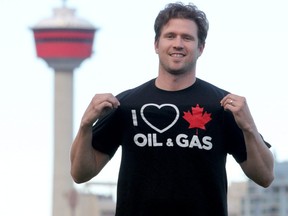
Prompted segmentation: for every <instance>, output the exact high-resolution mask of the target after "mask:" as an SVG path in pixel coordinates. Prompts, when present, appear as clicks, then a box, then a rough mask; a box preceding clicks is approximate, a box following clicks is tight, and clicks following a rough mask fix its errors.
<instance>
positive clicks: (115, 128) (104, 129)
mask: <svg viewBox="0 0 288 216" xmlns="http://www.w3.org/2000/svg"><path fill="white" fill-rule="evenodd" d="M120 130H121V127H120V126H119V118H118V112H117V109H116V110H113V111H112V112H110V113H109V114H107V115H106V116H104V117H103V118H101V119H99V120H98V121H97V122H96V123H95V124H94V126H93V129H92V132H93V137H92V146H93V148H94V149H96V150H98V151H100V152H102V153H105V154H108V155H109V156H110V158H112V157H113V156H114V154H115V152H116V151H117V149H118V147H119V145H120V143H121V131H120Z"/></svg>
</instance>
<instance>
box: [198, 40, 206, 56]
mask: <svg viewBox="0 0 288 216" xmlns="http://www.w3.org/2000/svg"><path fill="white" fill-rule="evenodd" d="M204 48H205V43H203V44H200V45H199V46H198V49H199V56H198V57H200V56H201V55H202V53H203V51H204Z"/></svg>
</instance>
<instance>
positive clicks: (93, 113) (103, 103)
mask: <svg viewBox="0 0 288 216" xmlns="http://www.w3.org/2000/svg"><path fill="white" fill-rule="evenodd" d="M118 106H119V101H118V100H117V99H116V98H115V97H114V96H113V95H112V94H99V95H95V96H94V97H93V99H92V101H91V103H90V104H89V106H88V107H87V109H86V111H85V113H84V115H83V117H82V120H81V124H80V128H79V130H78V133H77V135H76V137H75V140H74V141H73V143H72V146H71V151H70V160H71V170H70V172H71V176H72V178H73V179H74V181H75V182H76V183H83V182H86V181H88V180H90V179H91V178H93V177H95V176H96V175H97V174H98V173H99V172H100V171H101V169H102V168H103V167H104V166H105V165H106V164H107V162H108V161H109V160H110V158H109V156H108V155H107V154H104V153H101V152H99V151H97V150H95V149H94V148H93V146H92V135H93V134H92V125H93V124H94V122H95V121H96V120H97V119H98V118H99V117H100V116H101V115H103V114H105V112H107V110H110V109H113V108H117V107H118Z"/></svg>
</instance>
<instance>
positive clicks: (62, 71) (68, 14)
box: [32, 6, 96, 216]
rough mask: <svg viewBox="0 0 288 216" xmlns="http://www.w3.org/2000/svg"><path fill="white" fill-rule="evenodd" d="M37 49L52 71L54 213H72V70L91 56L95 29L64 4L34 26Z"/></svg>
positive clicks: (65, 215)
mask: <svg viewBox="0 0 288 216" xmlns="http://www.w3.org/2000/svg"><path fill="white" fill-rule="evenodd" d="M32 30H33V33H34V38H35V44H36V52H37V56H38V57H39V58H42V59H44V60H45V61H46V62H47V64H48V65H49V67H51V68H53V69H54V71H55V79H54V180H53V216H70V215H75V208H76V205H77V196H78V195H77V193H76V191H75V189H74V186H73V181H72V178H71V176H70V159H69V151H70V146H71V143H72V141H73V71H74V69H75V68H77V67H79V66H80V64H81V63H82V62H83V61H84V60H85V59H87V58H89V57H90V56H91V53H92V47H93V39H94V33H95V31H96V29H95V28H94V26H93V25H92V24H90V23H89V22H87V21H86V20H83V19H80V18H77V17H76V16H75V10H72V9H68V8H66V7H65V6H63V7H62V8H57V9H55V10H54V14H53V16H52V17H51V18H47V19H43V20H42V21H40V22H39V23H38V24H36V25H35V26H34V27H33V29H32Z"/></svg>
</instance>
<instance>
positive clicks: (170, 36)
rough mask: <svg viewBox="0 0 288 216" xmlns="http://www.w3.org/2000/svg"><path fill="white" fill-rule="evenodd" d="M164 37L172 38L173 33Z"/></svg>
mask: <svg viewBox="0 0 288 216" xmlns="http://www.w3.org/2000/svg"><path fill="white" fill-rule="evenodd" d="M166 37H167V38H168V39H172V38H174V35H172V34H168V35H167V36H166Z"/></svg>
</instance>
